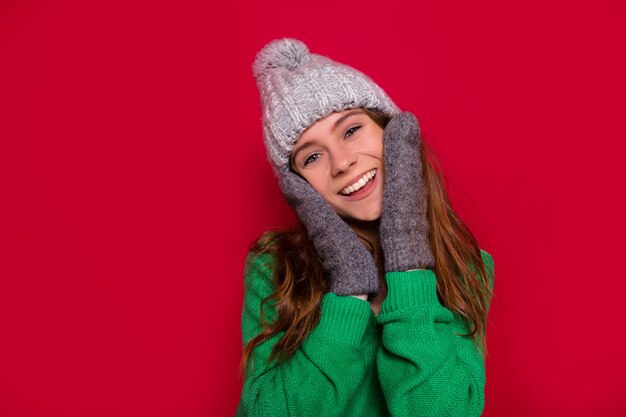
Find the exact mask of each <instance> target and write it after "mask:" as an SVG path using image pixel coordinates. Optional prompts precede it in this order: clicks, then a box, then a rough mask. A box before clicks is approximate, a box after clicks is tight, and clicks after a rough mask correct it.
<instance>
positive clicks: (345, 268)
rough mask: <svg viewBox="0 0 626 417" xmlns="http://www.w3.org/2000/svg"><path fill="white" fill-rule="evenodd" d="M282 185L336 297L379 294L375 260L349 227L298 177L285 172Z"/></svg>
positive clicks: (282, 174)
mask: <svg viewBox="0 0 626 417" xmlns="http://www.w3.org/2000/svg"><path fill="white" fill-rule="evenodd" d="M279 183H280V189H281V191H282V193H283V195H284V196H285V199H286V200H287V202H288V203H289V205H290V206H291V207H293V209H294V210H295V212H296V214H297V215H298V218H299V219H300V221H301V222H302V224H303V225H304V227H305V228H306V230H307V233H308V236H309V238H310V239H311V241H312V242H313V245H314V246H315V249H316V250H317V253H318V255H319V256H320V258H321V259H322V264H323V266H324V270H325V271H326V272H327V273H328V275H329V278H330V282H331V288H330V290H331V291H332V292H334V293H335V294H337V295H362V294H370V293H374V294H376V293H378V291H379V281H378V270H377V269H376V264H375V263H374V259H373V257H372V255H371V254H370V253H369V252H368V251H367V249H365V247H364V246H363V244H361V242H360V241H359V239H358V237H357V235H356V233H355V232H354V231H353V230H352V229H351V228H350V227H349V226H348V224H347V223H346V222H345V221H343V220H342V219H341V217H339V215H338V214H337V213H336V212H335V210H333V208H332V207H331V206H330V205H329V204H328V203H327V202H326V200H324V198H323V197H322V196H321V195H320V194H319V193H318V192H317V191H315V189H314V188H313V187H311V185H310V184H309V183H308V182H307V181H306V180H304V179H303V178H301V177H300V176H299V175H298V174H296V173H294V172H292V171H283V172H282V173H281V174H280V182H279Z"/></svg>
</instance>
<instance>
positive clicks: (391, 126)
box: [380, 112, 435, 272]
mask: <svg viewBox="0 0 626 417" xmlns="http://www.w3.org/2000/svg"><path fill="white" fill-rule="evenodd" d="M383 141H384V150H383V156H384V163H385V181H384V188H383V203H382V215H381V219H380V239H381V246H382V248H383V253H384V257H385V272H391V271H407V270H410V269H420V268H426V269H429V268H433V267H434V265H435V261H434V257H433V253H432V250H431V248H430V243H429V240H428V232H429V224H428V219H427V211H428V189H427V188H426V184H425V182H424V179H423V174H422V160H421V156H420V145H421V137H420V127H419V123H418V121H417V118H416V117H415V116H414V115H413V114H412V113H410V112H402V113H400V114H398V115H397V116H395V117H393V118H392V119H391V120H390V121H389V123H388V124H387V126H386V128H385V131H384V133H383Z"/></svg>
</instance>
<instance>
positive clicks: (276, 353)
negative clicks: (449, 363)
mask: <svg viewBox="0 0 626 417" xmlns="http://www.w3.org/2000/svg"><path fill="white" fill-rule="evenodd" d="M362 110H363V111H364V112H365V113H366V114H367V115H368V116H369V117H370V118H371V119H372V120H373V121H374V122H376V123H377V124H378V125H379V126H380V127H381V128H383V129H384V128H385V126H387V123H388V122H389V120H390V117H389V116H388V115H387V114H385V113H383V112H381V111H379V110H375V109H362ZM420 153H421V158H422V161H425V163H423V164H422V165H423V167H424V172H423V178H424V181H425V183H426V186H427V187H428V191H429V192H428V213H427V218H428V222H429V225H430V231H429V241H430V245H431V248H432V251H433V255H434V257H435V267H434V268H433V271H434V273H435V275H436V277H437V294H438V296H439V299H440V300H441V302H442V305H443V306H444V307H446V308H448V309H449V310H451V311H452V312H453V313H457V314H458V315H460V316H461V317H462V319H463V321H464V322H465V324H466V326H467V328H468V329H470V332H469V333H468V334H466V335H461V336H463V337H472V338H473V340H474V343H476V345H477V347H478V349H479V351H480V352H481V354H482V355H483V356H484V357H486V356H487V344H486V334H485V333H486V328H487V310H488V306H489V303H490V301H491V298H492V296H493V292H492V290H491V288H490V283H489V279H490V278H489V276H488V274H487V271H486V268H485V264H484V262H483V259H482V255H481V252H480V247H479V245H478V242H477V241H476V239H475V238H474V235H473V234H472V232H471V231H470V230H469V228H468V227H467V226H466V225H465V223H464V222H463V221H462V220H461V219H460V218H459V216H457V214H456V213H455V212H454V210H453V209H452V207H451V204H450V201H449V198H448V194H447V191H446V188H445V183H444V176H443V174H442V173H441V167H440V166H439V163H438V162H437V160H436V158H435V156H434V154H433V153H432V151H431V150H430V148H429V146H428V144H427V143H426V141H424V138H423V135H422V140H421V146H420ZM250 250H251V251H253V252H255V253H256V254H259V255H260V254H263V253H268V254H271V255H272V256H273V258H274V268H273V274H274V284H275V288H276V291H274V292H273V293H272V294H270V295H269V296H268V297H266V298H265V299H264V300H263V301H262V303H261V304H262V305H263V304H264V303H266V302H271V301H273V302H274V303H275V309H276V311H277V313H278V315H277V316H278V318H277V320H276V321H274V322H272V323H268V322H266V321H265V319H264V317H263V314H262V313H263V309H262V308H261V322H262V328H263V330H262V331H261V333H259V334H258V335H256V336H255V337H253V338H252V339H250V341H249V342H248V343H247V344H246V346H245V347H244V349H243V355H242V359H241V363H240V373H241V374H242V375H244V374H245V372H246V368H247V364H248V360H249V359H250V358H251V354H252V350H253V349H254V348H255V347H256V346H257V345H259V344H261V343H262V342H264V341H265V340H268V339H270V338H271V337H273V336H274V335H276V334H278V333H279V332H283V331H284V332H285V333H284V335H283V336H282V337H281V338H280V339H279V340H278V342H277V343H276V344H275V345H274V347H273V348H272V353H271V354H270V357H269V360H268V362H271V361H272V360H273V359H274V358H276V360H277V362H278V363H282V362H284V361H285V360H287V359H288V358H290V357H291V356H292V355H293V354H294V353H295V351H296V350H297V349H298V347H299V346H300V344H301V343H302V342H303V341H304V339H305V338H306V337H307V335H308V334H309V333H310V332H311V331H312V330H313V329H314V328H315V326H316V325H317V324H318V322H319V319H320V316H321V307H320V303H321V301H322V297H323V296H324V294H326V292H328V290H329V284H330V283H329V281H328V278H327V277H326V275H325V273H324V270H323V268H322V263H321V260H320V258H319V256H318V254H317V252H316V251H315V248H314V246H313V244H312V242H311V241H310V240H309V238H308V236H307V232H306V229H304V227H303V226H302V224H300V223H298V225H297V226H296V227H294V228H292V229H288V230H280V231H270V232H265V233H264V234H263V235H262V236H261V237H260V238H259V239H258V240H256V241H255V242H254V243H253V244H252V245H251V247H250ZM261 307H262V306H261Z"/></svg>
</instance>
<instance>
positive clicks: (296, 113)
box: [252, 38, 400, 174]
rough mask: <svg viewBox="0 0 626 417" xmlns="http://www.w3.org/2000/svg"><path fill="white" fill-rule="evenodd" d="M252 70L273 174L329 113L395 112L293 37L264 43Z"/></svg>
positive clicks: (346, 69) (378, 93)
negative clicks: (362, 109)
mask: <svg viewBox="0 0 626 417" xmlns="http://www.w3.org/2000/svg"><path fill="white" fill-rule="evenodd" d="M252 68H253V72H254V77H255V79H256V83H257V86H258V88H259V94H260V96H261V107H262V110H263V116H262V118H263V136H264V140H265V147H266V148H267V157H268V159H269V161H270V162H271V164H272V167H273V168H274V171H275V172H276V173H277V174H278V172H279V171H280V170H288V169H289V155H290V154H291V150H292V149H293V146H294V144H295V143H296V141H297V140H298V138H299V137H300V135H301V134H302V132H304V130H306V128H308V127H309V126H311V125H312V124H313V123H314V122H315V121H317V120H319V119H321V118H323V117H326V116H327V115H329V114H330V113H332V112H335V111H342V110H347V109H351V108H356V107H367V108H374V109H378V110H381V111H383V112H385V113H387V114H389V115H390V116H395V115H396V114H398V113H400V109H399V108H398V107H397V106H396V105H395V104H394V103H393V101H392V100H391V99H390V98H389V97H388V96H387V94H386V93H385V92H384V91H383V89H382V88H380V87H379V86H378V85H377V84H376V83H375V82H374V81H373V80H372V79H371V78H370V77H368V76H367V75H365V74H363V73H361V72H359V71H357V70H355V69H354V68H352V67H350V66H348V65H344V64H341V63H338V62H335V61H332V60H331V59H329V58H327V57H324V56H321V55H317V54H311V53H310V52H309V49H308V48H307V46H306V45H305V44H304V43H303V42H301V41H299V40H297V39H292V38H283V39H276V40H274V41H272V42H270V43H268V44H267V45H266V46H265V47H264V48H263V49H261V51H259V53H258V54H257V55H256V58H255V60H254V64H253V66H252Z"/></svg>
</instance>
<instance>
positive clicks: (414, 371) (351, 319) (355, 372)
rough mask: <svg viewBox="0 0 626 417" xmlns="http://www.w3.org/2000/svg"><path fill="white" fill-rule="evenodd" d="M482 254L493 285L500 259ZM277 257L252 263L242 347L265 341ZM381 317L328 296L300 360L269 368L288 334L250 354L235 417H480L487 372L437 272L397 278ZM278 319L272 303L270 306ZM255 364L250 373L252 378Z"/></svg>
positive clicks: (390, 277)
mask: <svg viewBox="0 0 626 417" xmlns="http://www.w3.org/2000/svg"><path fill="white" fill-rule="evenodd" d="M481 254H482V257H483V260H484V262H485V265H486V267H487V271H488V272H489V273H490V274H489V275H490V277H491V285H492V286H493V276H494V273H493V258H492V257H491V255H490V254H489V253H487V252H485V251H484V250H481ZM272 262H273V261H272V257H271V256H270V255H267V254H266V255H261V256H255V254H254V253H250V254H249V255H248V259H247V260H246V270H245V274H244V275H245V278H244V279H245V290H246V292H245V296H244V305H243V312H242V317H241V324H242V337H243V343H244V345H245V344H246V343H247V342H248V341H249V340H250V339H251V338H252V337H254V336H255V335H257V334H258V333H260V331H261V324H260V304H261V301H262V300H263V299H264V298H265V297H267V296H268V295H269V294H271V293H272V292H273V291H274V284H273V278H272ZM385 280H386V281H387V287H388V293H387V297H386V298H385V299H384V301H383V303H382V305H381V309H380V312H379V315H378V316H376V315H375V314H374V312H373V311H372V309H371V307H370V304H369V302H367V301H364V300H361V299H358V298H355V297H350V296H339V295H336V294H335V293H332V292H329V293H327V294H325V295H324V297H323V299H322V303H321V318H320V322H319V324H318V325H317V327H315V329H314V330H313V331H312V332H311V333H310V334H309V336H308V337H307V338H306V339H305V340H304V342H303V343H302V344H301V346H300V347H299V348H298V350H297V351H296V353H295V354H294V356H293V357H291V358H290V359H289V360H288V361H286V362H285V363H283V364H282V365H280V366H278V365H277V364H276V361H275V360H274V361H272V362H271V363H270V364H267V363H266V362H267V359H268V357H269V355H270V352H271V350H272V346H273V345H274V344H275V343H276V342H277V341H278V339H280V337H281V336H282V335H283V334H284V332H281V333H278V334H276V335H275V336H274V337H273V338H272V339H269V340H266V341H265V342H263V343H262V344H260V345H258V346H257V347H256V348H255V349H254V351H253V357H254V370H253V372H248V375H247V376H246V380H245V381H244V385H243V390H242V393H241V399H240V402H239V406H238V408H237V414H236V415H237V417H243V416H250V417H257V416H268V417H269V416H271V417H281V416H295V417H306V416H315V417H327V416H463V417H467V416H479V415H480V414H481V413H482V411H483V407H484V402H485V398H484V388H485V367H484V362H483V359H482V356H481V355H480V353H479V351H478V350H477V348H476V345H475V344H474V342H473V340H472V339H471V338H470V337H462V336H457V335H455V334H454V333H465V334H466V333H468V330H467V327H466V326H465V324H464V323H463V321H462V319H461V317H460V316H458V315H457V314H453V313H452V312H451V311H450V310H448V309H446V308H444V307H443V306H442V305H441V304H440V302H439V301H438V298H437V291H436V277H435V274H434V272H433V271H432V270H431V269H425V270H416V271H409V272H390V273H387V274H386V275H385ZM263 308H264V313H265V318H266V320H267V321H268V322H271V321H273V320H275V319H276V317H277V313H276V310H275V309H274V308H273V303H272V302H267V303H265V305H264V306H263ZM250 369H251V368H250V363H248V370H250Z"/></svg>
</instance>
